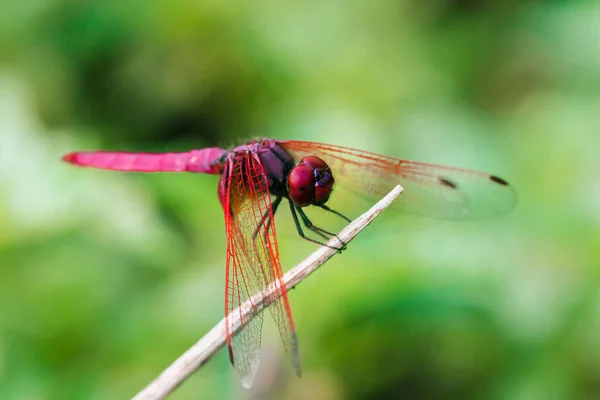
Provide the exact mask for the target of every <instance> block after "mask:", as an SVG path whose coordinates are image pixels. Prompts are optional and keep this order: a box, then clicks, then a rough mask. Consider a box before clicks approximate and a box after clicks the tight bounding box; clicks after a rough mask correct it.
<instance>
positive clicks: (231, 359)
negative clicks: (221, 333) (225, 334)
mask: <svg viewBox="0 0 600 400" xmlns="http://www.w3.org/2000/svg"><path fill="white" fill-rule="evenodd" d="M227 348H228V350H229V361H231V365H235V363H234V362H233V349H232V348H231V345H228V346H227Z"/></svg>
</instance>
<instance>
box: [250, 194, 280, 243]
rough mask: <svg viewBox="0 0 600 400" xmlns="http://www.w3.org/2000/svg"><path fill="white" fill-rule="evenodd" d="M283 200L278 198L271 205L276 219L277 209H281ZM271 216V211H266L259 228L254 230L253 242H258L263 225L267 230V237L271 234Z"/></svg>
mask: <svg viewBox="0 0 600 400" xmlns="http://www.w3.org/2000/svg"><path fill="white" fill-rule="evenodd" d="M281 199H282V198H281V197H277V198H276V199H275V200H274V201H273V203H272V204H271V208H272V209H273V217H275V211H277V207H279V203H281ZM269 214H270V213H269V210H267V211H265V213H264V214H263V216H262V218H261V219H260V222H259V224H258V226H257V227H256V229H255V230H254V233H253V234H252V240H256V237H257V236H258V232H260V228H261V227H262V226H263V225H264V226H265V228H266V229H265V236H266V235H267V233H268V232H269V229H271V224H272V223H273V219H272V218H271V217H270V216H269ZM265 243H267V242H266V240H265Z"/></svg>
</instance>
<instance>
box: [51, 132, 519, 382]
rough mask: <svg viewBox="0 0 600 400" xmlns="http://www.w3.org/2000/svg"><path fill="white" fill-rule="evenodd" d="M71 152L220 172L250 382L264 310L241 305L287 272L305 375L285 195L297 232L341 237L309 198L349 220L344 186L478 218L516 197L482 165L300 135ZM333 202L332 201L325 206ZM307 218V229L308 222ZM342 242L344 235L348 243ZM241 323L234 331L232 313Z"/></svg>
mask: <svg viewBox="0 0 600 400" xmlns="http://www.w3.org/2000/svg"><path fill="white" fill-rule="evenodd" d="M63 160H65V161H67V162H70V163H73V164H77V165H80V166H88V167H95V168H100V169H108V170H116V171H137V172H198V173H205V174H216V175H220V176H221V178H220V180H219V184H218V196H219V200H220V202H221V205H222V206H223V210H224V214H225V230H226V234H227V255H226V277H225V318H226V320H227V321H226V322H227V323H226V326H227V345H228V348H229V358H230V360H231V363H232V365H233V367H234V369H235V370H236V371H237V373H238V374H239V376H240V378H241V381H242V384H243V385H244V386H246V387H249V386H250V385H251V384H252V382H253V380H254V377H255V374H256V372H257V367H258V352H259V350H260V343H261V334H262V332H261V331H262V322H263V315H262V313H257V315H255V316H254V318H252V319H249V318H245V319H244V320H241V319H242V318H243V317H242V316H241V314H236V313H235V312H234V311H235V309H236V308H237V307H238V306H240V305H241V304H242V303H244V302H245V301H246V300H247V299H248V298H249V297H250V296H251V295H252V294H253V293H256V292H258V291H261V290H264V289H265V288H266V287H267V286H268V285H269V284H271V283H273V282H276V281H279V283H280V285H279V288H280V289H279V290H280V293H279V295H280V296H279V298H278V300H277V301H275V302H274V303H272V304H271V305H270V306H269V307H268V308H269V311H270V313H271V315H272V316H273V319H274V320H275V323H276V324H277V327H278V329H279V333H280V335H281V339H282V340H283V343H284V347H285V350H286V352H287V354H288V355H289V357H290V358H291V361H292V364H293V366H294V368H295V370H296V373H297V375H298V376H300V356H299V354H298V343H297V339H296V329H295V326H294V320H293V318H292V311H291V308H290V304H289V300H288V295H287V290H286V287H285V285H284V284H283V280H282V276H283V274H282V269H281V264H280V260H279V252H278V247H277V239H276V234H275V224H274V222H273V220H274V216H275V212H276V211H277V208H278V207H279V205H280V204H281V202H282V200H283V199H286V200H287V202H288V205H289V209H290V212H291V215H292V217H293V220H294V222H295V225H296V228H297V231H298V234H299V235H300V236H301V237H302V238H304V239H306V240H310V241H312V242H316V243H319V244H323V243H321V242H320V241H319V240H316V239H314V238H311V237H309V236H307V235H306V234H305V233H304V229H307V230H309V231H311V232H313V233H314V235H315V236H319V237H320V238H322V239H329V238H330V237H332V236H335V235H334V234H333V233H331V232H329V231H327V230H325V229H324V228H322V227H320V226H317V225H314V224H313V223H312V221H311V220H310V219H309V217H308V216H307V214H306V213H305V211H304V208H305V207H307V206H315V207H318V208H321V209H323V210H325V212H327V213H331V215H335V216H336V218H338V217H339V218H342V219H344V220H347V221H350V219H349V218H348V217H346V216H345V215H344V214H342V213H341V212H340V211H338V209H337V208H336V207H331V205H333V204H335V201H334V200H335V198H336V197H337V194H335V195H334V196H332V198H331V199H330V196H331V195H332V191H333V189H334V187H335V189H336V192H338V191H342V192H343V191H346V192H349V193H352V194H354V195H355V196H356V197H362V198H364V199H366V200H368V201H370V202H371V204H373V203H375V202H376V201H377V200H379V199H380V198H381V197H383V196H384V195H385V194H387V193H388V192H389V191H390V190H391V189H392V188H394V187H395V186H396V185H397V184H400V185H402V187H403V188H404V191H403V194H402V197H401V198H400V199H399V200H397V201H396V202H395V203H394V204H392V206H391V207H390V209H395V210H396V211H400V212H402V213H408V214H413V215H420V216H424V217H429V218H433V219H450V220H456V219H470V218H484V217H488V216H493V215H498V214H501V213H504V212H507V211H508V210H510V209H511V208H512V207H513V205H514V201H515V194H514V190H513V189H512V187H511V186H510V185H509V184H508V183H507V182H506V181H505V180H503V179H502V178H499V177H497V176H494V175H490V174H486V173H483V172H477V171H471V170H467V169H460V168H454V167H446V166H440V165H434V164H426V163H420V162H414V161H405V160H400V159H397V158H392V157H386V156H383V155H379V154H375V153H370V152H367V151H362V150H356V149H351V148H347V147H342V146H334V145H327V144H322V143H313V142H302V141H279V140H273V139H263V140H254V141H249V142H246V143H244V144H243V145H240V146H238V147H235V148H234V149H233V150H224V149H221V148H218V147H211V148H206V149H202V150H191V151H188V152H183V153H160V154H152V153H129V152H112V151H92V152H76V153H70V154H67V155H65V156H64V157H63ZM326 203H327V204H329V205H326ZM303 227H304V228H303ZM344 245H345V244H344V243H340V248H339V250H341V249H342V248H343V247H344ZM231 319H235V321H238V322H240V323H241V330H240V331H239V332H238V333H237V334H236V335H233V334H232V333H231V332H230V331H229V329H230V320H231Z"/></svg>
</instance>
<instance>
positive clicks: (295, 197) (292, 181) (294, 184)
mask: <svg viewBox="0 0 600 400" xmlns="http://www.w3.org/2000/svg"><path fill="white" fill-rule="evenodd" d="M287 189H288V196H289V198H290V200H292V202H293V203H294V204H295V205H297V206H300V207H306V206H309V205H311V204H312V203H313V200H314V196H315V174H314V170H313V169H312V168H311V167H309V166H308V165H305V164H298V165H297V166H295V167H294V168H292V170H291V171H290V173H289V175H288V179H287Z"/></svg>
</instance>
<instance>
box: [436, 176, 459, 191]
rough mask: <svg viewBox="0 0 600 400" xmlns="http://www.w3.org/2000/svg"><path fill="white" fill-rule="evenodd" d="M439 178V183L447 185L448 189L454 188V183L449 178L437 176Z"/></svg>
mask: <svg viewBox="0 0 600 400" xmlns="http://www.w3.org/2000/svg"><path fill="white" fill-rule="evenodd" d="M439 179H440V183H441V184H442V185H444V186H447V187H449V188H450V189H456V183H454V182H452V181H451V180H449V179H446V178H439Z"/></svg>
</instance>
